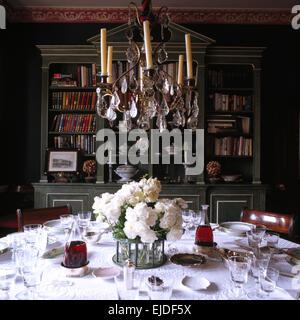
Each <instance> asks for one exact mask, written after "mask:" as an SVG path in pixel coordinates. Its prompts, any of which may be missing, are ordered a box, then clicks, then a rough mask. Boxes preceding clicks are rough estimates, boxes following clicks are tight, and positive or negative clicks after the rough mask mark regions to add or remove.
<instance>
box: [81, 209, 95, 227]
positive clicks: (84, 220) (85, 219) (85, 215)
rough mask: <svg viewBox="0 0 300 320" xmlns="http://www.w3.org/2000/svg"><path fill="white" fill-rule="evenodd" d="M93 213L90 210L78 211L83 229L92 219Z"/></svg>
mask: <svg viewBox="0 0 300 320" xmlns="http://www.w3.org/2000/svg"><path fill="white" fill-rule="evenodd" d="M91 216H92V213H91V212H90V211H88V212H78V225H79V227H81V228H82V229H83V230H85V229H86V228H87V227H88V226H89V224H90V221H91Z"/></svg>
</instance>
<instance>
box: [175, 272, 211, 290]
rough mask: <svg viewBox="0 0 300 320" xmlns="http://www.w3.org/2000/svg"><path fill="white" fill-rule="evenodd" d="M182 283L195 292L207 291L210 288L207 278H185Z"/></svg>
mask: <svg viewBox="0 0 300 320" xmlns="http://www.w3.org/2000/svg"><path fill="white" fill-rule="evenodd" d="M181 283H182V284H183V285H184V286H185V287H187V288H189V289H191V290H194V291H197V290H206V289H207V288H208V287H209V286H210V282H209V281H208V280H207V279H206V278H204V277H198V276H195V277H191V276H185V277H184V278H183V279H182V281H181Z"/></svg>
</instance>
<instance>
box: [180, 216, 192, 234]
mask: <svg viewBox="0 0 300 320" xmlns="http://www.w3.org/2000/svg"><path fill="white" fill-rule="evenodd" d="M191 213H192V210H183V211H182V220H183V228H184V229H185V230H186V232H187V233H189V229H190V223H191V218H192V217H191Z"/></svg>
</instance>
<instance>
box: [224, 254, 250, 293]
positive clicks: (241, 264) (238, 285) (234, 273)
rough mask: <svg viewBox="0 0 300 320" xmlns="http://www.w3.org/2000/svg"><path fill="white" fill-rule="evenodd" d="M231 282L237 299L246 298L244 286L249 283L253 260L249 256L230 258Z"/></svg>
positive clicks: (232, 291)
mask: <svg viewBox="0 0 300 320" xmlns="http://www.w3.org/2000/svg"><path fill="white" fill-rule="evenodd" d="M228 265H229V272H230V280H231V283H232V290H231V292H229V294H230V293H232V294H233V298H235V299H243V298H245V297H246V295H245V291H244V287H243V286H244V284H246V283H247V281H248V273H249V270H250V266H251V258H250V257H248V256H232V257H229V258H228Z"/></svg>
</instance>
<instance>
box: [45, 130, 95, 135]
mask: <svg viewBox="0 0 300 320" xmlns="http://www.w3.org/2000/svg"><path fill="white" fill-rule="evenodd" d="M48 134H55V135H93V134H96V131H93V132H80V131H76V132H61V131H59V132H56V131H49V132H48Z"/></svg>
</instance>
